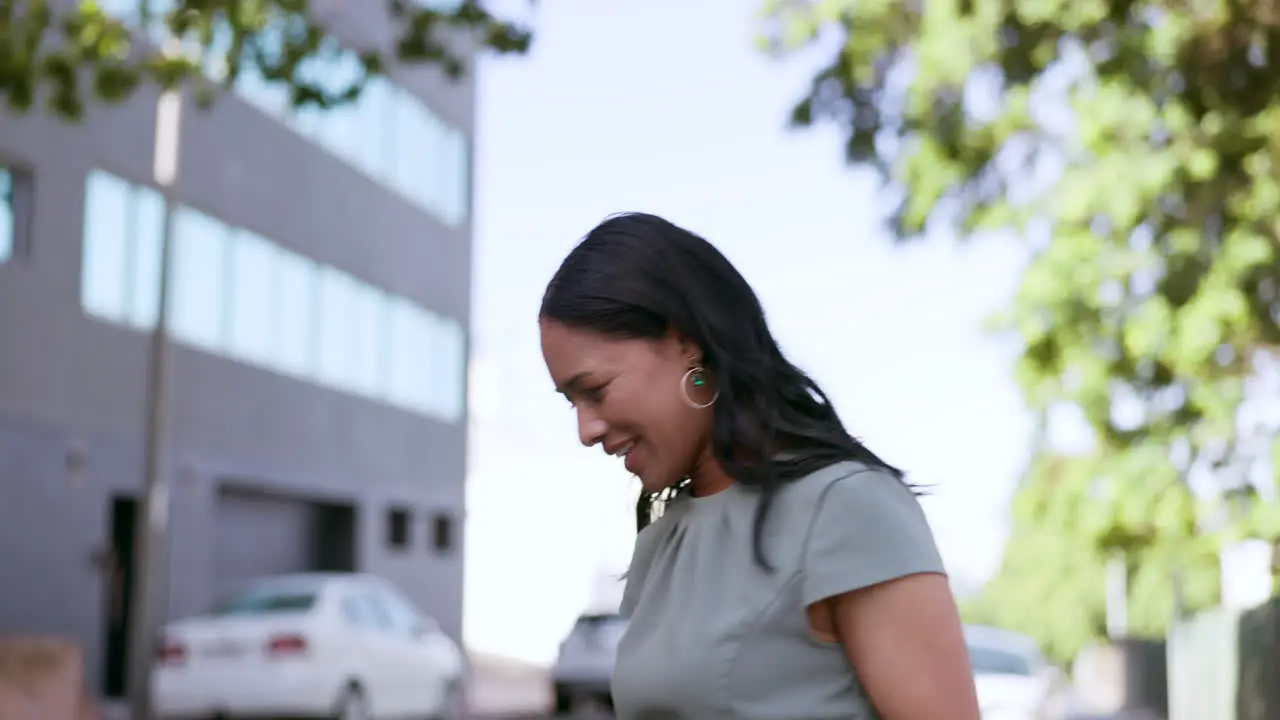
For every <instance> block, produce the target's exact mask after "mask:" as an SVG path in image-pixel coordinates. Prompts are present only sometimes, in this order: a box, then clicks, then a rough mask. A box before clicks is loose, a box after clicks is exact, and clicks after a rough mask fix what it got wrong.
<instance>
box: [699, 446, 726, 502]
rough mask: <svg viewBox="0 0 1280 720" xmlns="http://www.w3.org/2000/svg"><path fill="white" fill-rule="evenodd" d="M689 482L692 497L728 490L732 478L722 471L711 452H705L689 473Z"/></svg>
mask: <svg viewBox="0 0 1280 720" xmlns="http://www.w3.org/2000/svg"><path fill="white" fill-rule="evenodd" d="M689 483H690V485H691V487H692V490H693V495H694V497H707V496H708V495H715V494H716V493H718V492H721V491H723V490H728V489H729V487H730V486H731V485H733V478H731V477H729V473H727V472H725V471H724V468H723V467H722V466H721V465H720V462H719V461H718V460H716V459H715V458H714V457H712V456H711V453H709V452H706V453H703V456H702V459H700V460H699V461H698V464H697V466H695V467H694V469H693V472H692V473H691V474H690V475H689Z"/></svg>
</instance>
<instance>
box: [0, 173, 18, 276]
mask: <svg viewBox="0 0 1280 720" xmlns="http://www.w3.org/2000/svg"><path fill="white" fill-rule="evenodd" d="M14 222H15V218H14V209H13V173H12V172H10V171H8V170H6V169H4V168H0V263H2V262H6V261H7V260H9V258H12V257H13V238H14V234H15V230H14Z"/></svg>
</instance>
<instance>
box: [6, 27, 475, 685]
mask: <svg viewBox="0 0 1280 720" xmlns="http://www.w3.org/2000/svg"><path fill="white" fill-rule="evenodd" d="M116 4H117V5H119V4H120V3H116ZM126 4H128V3H126ZM153 4H154V2H153ZM107 5H108V7H109V6H110V5H111V3H108V4H107ZM367 10H368V8H367V7H366V8H365V11H364V12H360V13H351V14H347V13H345V11H342V10H336V11H334V15H333V17H332V18H331V20H332V21H333V22H332V27H333V31H334V33H335V34H336V35H337V36H338V37H339V38H340V39H342V40H343V41H344V42H345V43H349V44H350V45H351V46H353V47H354V46H367V45H369V44H370V43H378V44H382V45H384V46H385V44H386V43H388V42H389V40H390V38H391V37H392V27H391V24H390V22H389V21H388V20H387V19H386V18H385V17H380V16H379V15H378V14H377V13H373V12H368V11H367ZM342 62H343V61H334V62H333V63H331V64H329V65H327V66H323V67H318V68H317V69H316V72H318V73H320V76H322V77H339V76H340V74H341V73H342V72H343V70H344V68H343V67H342ZM346 69H349V67H348V68H346ZM473 100H474V85H473V75H471V74H468V75H467V76H466V77H464V78H463V79H462V80H461V81H450V80H447V79H446V78H444V77H443V76H442V75H441V74H440V73H439V72H437V71H435V70H433V69H431V68H426V67H420V68H402V69H397V70H395V71H392V72H391V73H389V77H388V79H387V80H386V81H381V82H378V83H375V84H373V85H371V86H370V87H369V88H368V90H367V91H366V92H365V93H364V94H363V95H362V96H361V99H360V100H359V101H358V102H356V103H355V104H353V105H351V106H348V107H343V108H339V109H336V110H331V111H326V112H319V111H302V112H297V111H294V110H292V109H290V108H289V107H287V106H288V103H287V102H286V95H285V93H284V91H282V90H280V89H277V88H274V87H271V86H269V85H268V84H266V83H263V82H261V81H255V79H254V78H253V77H251V76H246V77H242V78H241V82H240V84H239V86H238V87H237V88H236V90H235V91H232V92H227V93H225V94H224V95H222V96H221V97H220V98H219V100H218V101H217V102H216V104H215V105H214V106H213V107H212V108H210V109H208V110H199V109H197V108H196V106H195V104H194V103H192V102H189V101H188V102H187V104H186V106H185V109H184V111H183V115H182V117H183V121H182V130H181V137H180V148H181V153H180V157H181V160H180V171H179V177H178V180H177V182H176V185H175V188H174V191H173V196H174V202H173V203H172V206H171V207H169V208H166V203H165V200H164V198H163V196H162V195H161V193H160V192H159V191H158V190H157V188H156V186H155V182H154V180H153V159H154V158H153V155H154V148H155V138H154V135H155V129H156V103H157V94H156V93H155V92H154V91H152V90H150V89H143V90H140V91H139V92H138V93H137V94H136V96H135V97H134V98H133V99H132V100H131V101H129V102H128V103H126V104H124V105H121V106H114V107H110V108H107V107H95V108H91V109H90V111H89V113H88V116H87V118H86V120H85V121H84V122H83V123H81V124H78V125H77V124H70V123H67V122H65V121H62V120H58V119H52V118H48V117H41V116H40V115H39V113H33V114H31V115H28V116H24V117H13V116H3V117H0V634H8V633H23V634H53V635H60V636H66V637H71V638H74V639H76V640H78V641H79V642H80V643H82V645H83V647H84V651H85V661H86V672H87V674H88V678H89V682H90V684H91V686H93V685H96V686H98V687H99V688H100V689H101V690H102V691H103V692H104V693H105V694H106V695H108V696H112V695H118V694H119V693H120V692H122V690H123V688H124V676H123V667H124V643H125V638H127V636H128V629H127V618H128V605H129V579H130V572H131V567H132V565H131V557H132V544H133V543H132V537H133V532H134V524H135V522H136V515H137V512H136V501H137V497H138V494H139V492H140V490H141V486H142V479H143V472H144V471H143V457H144V445H143V438H144V413H145V407H146V378H147V372H148V348H149V337H150V330H151V329H152V328H153V327H154V324H155V319H156V310H157V307H158V302H157V301H158V298H159V278H160V274H159V269H160V254H159V248H160V242H161V237H162V232H163V227H164V223H165V216H166V212H168V211H171V212H172V223H173V225H172V228H173V234H172V238H173V257H172V265H171V266H170V267H171V275H170V277H171V286H170V293H169V299H170V305H169V307H170V310H171V314H170V328H171V331H172V334H173V337H174V338H175V348H174V353H173V374H172V388H173V389H172V393H171V397H170V405H169V407H170V419H171V423H170V431H169V434H170V442H169V445H168V447H169V453H168V456H169V459H170V463H169V465H170V467H169V468H168V474H169V477H170V478H171V479H172V492H171V508H172V510H171V514H170V543H169V547H168V548H167V549H166V552H167V566H168V568H169V573H168V588H167V593H166V597H167V603H166V605H167V607H166V608H165V609H166V613H167V615H168V616H169V617H176V616H183V615H188V614H191V613H195V612H199V611H201V610H203V609H206V608H207V607H209V606H210V605H211V604H212V603H213V602H214V601H215V600H216V599H217V598H218V596H219V595H220V594H222V593H224V592H226V591H227V590H228V589H229V588H232V587H234V586H235V585H237V584H238V583H240V582H243V581H244V580H246V579H249V578H252V577H256V576H262V575H268V574H276V573H282V572H292V571H303V570H313V569H314V570H335V569H337V570H341V569H357V570H361V571H368V572H374V573H378V574H381V575H383V576H385V577H388V578H389V579H391V580H393V581H395V582H396V583H397V584H399V585H400V586H401V587H403V588H404V589H405V591H406V592H407V593H408V594H409V595H411V596H412V597H413V598H414V599H415V600H416V601H417V602H418V603H419V604H420V605H421V607H422V608H423V609H424V610H425V611H426V612H428V613H429V614H431V615H432V616H433V617H435V618H436V619H437V620H438V621H439V622H440V624H441V626H442V627H443V628H445V629H446V630H447V631H448V632H450V633H451V634H452V635H453V636H454V637H455V638H459V637H460V635H461V627H462V618H461V614H462V587H463V551H464V548H463V544H462V538H463V523H464V519H465V518H464V507H463V503H464V478H465V474H466V467H465V465H466V427H467V423H466V410H465V409H466V377H467V371H466V367H467V347H468V335H467V330H466V328H468V327H469V313H470V291H471V288H470V283H471V280H470V279H471V257H472V251H471V220H470V212H469V210H470V204H471V203H470V157H471V145H472V143H471V129H472V127H473V107H474V102H473Z"/></svg>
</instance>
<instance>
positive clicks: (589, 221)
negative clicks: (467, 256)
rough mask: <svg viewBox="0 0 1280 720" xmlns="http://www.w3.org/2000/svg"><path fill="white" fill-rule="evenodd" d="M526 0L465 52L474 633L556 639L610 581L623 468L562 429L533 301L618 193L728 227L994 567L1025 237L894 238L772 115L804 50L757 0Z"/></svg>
mask: <svg viewBox="0 0 1280 720" xmlns="http://www.w3.org/2000/svg"><path fill="white" fill-rule="evenodd" d="M537 7H538V10H537V16H536V23H537V28H538V39H537V43H536V48H535V50H534V52H533V53H532V54H531V55H529V56H527V57H525V58H522V59H520V60H517V61H494V60H489V61H486V62H485V63H484V64H483V66H482V68H481V75H480V84H481V87H480V99H479V127H478V136H477V141H476V143H477V155H476V173H475V187H476V205H475V208H476V209H475V212H476V216H475V217H476V282H475V309H474V315H473V317H474V328H473V332H474V335H475V341H474V351H475V358H474V364H473V379H472V387H473V390H472V395H473V396H472V428H473V430H472V435H471V467H470V477H469V480H468V482H469V488H468V503H469V507H468V530H467V533H468V534H467V543H468V545H467V550H466V552H467V586H466V604H465V613H466V615H465V617H466V624H465V627H466V640H467V643H468V644H469V645H470V646H471V647H472V648H473V649H475V650H479V651H482V652H488V653H496V654H501V655H504V656H508V657H513V658H519V659H524V660H529V661H534V662H543V663H546V662H550V661H551V660H552V658H553V657H554V654H555V651H556V648H557V646H558V644H559V642H560V640H561V638H562V637H563V634H564V633H565V632H566V631H567V629H568V627H569V626H570V625H571V624H572V622H573V619H574V618H575V617H576V616H577V615H578V614H579V613H580V612H582V611H584V610H587V609H591V608H594V607H600V606H609V605H611V604H612V605H616V602H617V599H618V597H619V595H620V584H619V583H617V582H616V581H613V580H612V579H611V578H613V577H616V576H617V575H618V574H620V573H621V572H622V571H623V570H624V569H625V567H626V565H627V562H628V559H629V556H630V551H631V543H632V540H633V538H634V534H635V533H634V525H633V515H632V512H631V507H632V503H633V501H634V497H635V492H636V488H637V487H638V486H637V485H636V484H634V481H633V480H632V479H630V477H629V476H628V475H627V474H626V473H625V472H624V471H623V470H622V468H621V466H620V464H619V463H618V462H617V461H615V460H611V459H609V458H606V457H605V456H604V455H603V453H601V452H599V451H598V450H596V449H592V450H586V449H584V448H582V447H581V445H579V444H578V441H577V432H576V430H575V426H574V417H573V414H572V412H571V410H570V409H569V407H568V406H567V405H566V404H565V403H564V401H563V400H562V399H560V398H559V397H558V396H557V395H555V393H554V392H553V391H552V388H551V383H550V381H549V379H548V378H547V375H546V369H545V368H544V366H543V364H542V359H541V355H540V353H539V348H538V335H537V323H536V313H537V307H538V301H539V299H540V297H541V294H542V290H543V287H544V286H545V283H546V281H547V280H548V279H549V278H550V276H551V274H552V273H553V272H554V270H555V268H556V266H557V265H558V263H559V262H560V260H561V259H562V258H563V257H564V255H565V254H566V253H567V252H568V251H569V249H570V248H571V247H572V246H573V245H574V243H576V242H577V240H578V239H579V238H581V236H582V235H584V234H585V233H586V232H587V231H588V230H589V229H590V228H591V227H592V226H593V225H594V224H595V223H597V222H599V221H600V220H601V219H602V218H603V217H604V216H606V215H608V214H610V213H613V212H617V211H622V210H645V211H650V212H656V213H658V214H662V215H665V216H667V217H668V218H670V219H671V220H673V221H675V222H676V223H678V224H682V225H684V226H686V227H689V228H691V229H693V230H695V231H697V232H699V233H701V234H703V235H704V236H705V237H707V238H708V239H710V240H711V241H712V242H713V243H715V244H716V245H717V246H718V247H719V248H720V249H721V250H723V251H724V252H725V253H726V254H727V255H728V256H729V257H730V258H731V259H732V260H733V261H734V262H735V263H736V264H737V265H738V267H739V269H740V270H741V271H742V272H743V274H745V275H746V277H747V279H748V280H749V281H750V282H751V283H752V284H753V285H754V286H755V288H756V290H757V292H758V293H759V295H760V297H761V299H762V301H763V302H764V305H765V308H766V310H767V311H768V313H769V318H770V321H771V324H772V326H773V329H774V331H775V333H776V334H777V336H778V337H779V340H780V342H781V343H782V345H783V349H784V350H785V351H786V352H787V353H788V355H789V356H790V357H791V358H792V359H793V360H794V361H796V362H797V363H798V364H799V365H801V366H802V367H803V368H805V369H806V370H807V371H809V372H810V373H811V374H812V375H813V376H814V377H815V378H816V379H817V381H818V382H819V383H820V384H821V385H822V386H823V387H824V389H825V390H826V391H827V393H828V394H829V395H830V396H831V398H832V399H833V401H834V402H835V404H836V407H837V409H838V410H839V411H840V413H841V415H842V416H843V417H844V419H845V421H846V423H847V424H848V425H849V426H850V428H851V430H852V431H853V432H854V434H855V435H857V436H859V437H861V438H862V439H863V440H865V441H866V442H867V443H868V444H869V445H870V446H871V447H872V448H873V449H874V450H875V451H876V452H877V453H879V454H881V455H882V456H883V457H885V458H886V459H887V460H889V461H890V462H892V463H894V464H896V465H898V466H899V467H902V468H904V469H905V470H907V472H908V473H909V476H910V478H911V479H912V480H913V481H915V482H918V483H923V484H931V485H934V486H936V487H935V489H934V491H933V495H932V496H931V497H929V498H926V499H925V500H924V506H925V509H926V511H927V513H928V514H929V517H930V519H931V521H932V523H933V527H934V532H935V534H936V535H937V538H938V542H939V544H940V545H941V547H942V552H943V555H944V557H945V560H946V562H947V564H948V566H949V568H950V570H951V572H952V573H953V575H955V576H957V578H959V579H960V580H961V581H962V582H965V583H972V582H976V581H980V580H982V579H983V578H985V577H986V576H988V575H989V574H990V573H991V572H993V571H994V569H995V566H996V564H997V562H998V559H999V552H1000V546H1001V543H1002V542H1003V539H1004V536H1005V533H1006V529H1007V521H1006V509H1007V506H1008V500H1009V496H1010V493H1011V492H1012V489H1013V486H1014V483H1015V482H1016V479H1017V476H1018V473H1019V471H1020V469H1021V467H1022V465H1023V462H1024V459H1025V457H1026V446H1027V441H1028V439H1029V437H1030V421H1029V417H1028V415H1027V414H1026V413H1025V412H1024V411H1023V409H1022V404H1021V401H1020V399H1019V397H1018V394H1017V391H1016V388H1015V387H1014V385H1013V382H1012V380H1011V379H1010V378H1011V367H1010V366H1011V360H1012V357H1013V345H1012V344H1011V343H1010V342H1009V341H1007V340H1003V339H998V338H994V337H991V336H989V335H986V334H984V333H983V331H982V330H981V327H980V325H981V322H982V320H983V319H984V317H985V316H986V315H988V314H989V313H990V312H991V311H993V310H995V309H996V308H998V307H999V305H1000V304H1001V302H1002V301H1003V300H1004V299H1005V298H1007V297H1008V296H1009V295H1010V294H1011V292H1012V290H1013V288H1014V283H1015V280H1016V276H1017V271H1018V268H1019V266H1020V264H1021V262H1022V260H1021V258H1022V253H1021V252H1020V251H1019V250H1018V249H1017V248H1016V247H1014V246H1012V245H1009V244H1004V243H1002V242H997V241H986V242H983V243H978V244H974V245H970V246H962V245H960V244H957V243H954V242H950V241H947V240H946V239H942V238H939V239H937V241H936V242H931V243H925V244H920V245H915V246H911V247H908V248H902V247H895V246H893V245H892V244H891V243H890V242H889V239H888V238H887V237H886V236H885V235H884V233H883V232H882V231H881V229H880V228H879V225H878V222H877V219H878V217H879V215H880V213H881V209H880V208H878V207H877V206H876V202H875V201H876V196H875V192H874V184H873V182H872V179H871V178H870V176H869V175H868V174H867V173H866V172H865V171H856V170H851V169H849V168H847V167H846V166H844V165H843V164H842V162H841V159H840V147H839V138H838V137H837V136H836V134H835V133H834V132H832V131H821V132H814V131H809V132H804V133H797V132H792V131H789V130H787V129H786V127H785V122H784V121H785V118H786V113H787V110H788V109H789V108H790V105H791V103H792V101H793V100H794V98H796V97H798V95H799V93H800V92H801V91H802V89H803V87H804V83H805V81H806V80H807V79H808V77H809V74H808V73H807V69H808V68H807V66H805V65H804V64H787V65H784V64H779V63H777V62H774V61H770V60H767V59H765V58H763V57H761V56H759V55H758V54H757V53H756V51H755V49H754V46H753V44H752V38H753V32H754V28H753V25H752V21H753V18H752V12H751V9H752V4H751V3H744V2H741V0H702V1H701V2H696V3H691V2H684V1H683V0H647V2H607V3H606V2H598V3H586V2H569V1H568V0H543V1H542V2H540V3H539V4H538V6H537Z"/></svg>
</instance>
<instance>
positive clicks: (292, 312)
mask: <svg viewBox="0 0 1280 720" xmlns="http://www.w3.org/2000/svg"><path fill="white" fill-rule="evenodd" d="M276 252H277V256H276V293H277V294H276V302H277V303H278V307H277V313H278V318H279V320H278V323H277V325H276V331H277V332H278V334H279V338H278V343H279V345H278V346H277V347H276V358H275V364H276V367H278V368H279V369H280V370H283V371H284V372H287V373H291V374H293V375H296V376H298V377H312V376H313V375H314V374H315V371H316V352H315V351H316V317H317V313H316V297H317V294H318V293H317V287H316V284H317V273H318V269H317V267H316V264H315V263H314V262H312V261H310V260H308V259H306V258H304V257H302V256H300V255H297V254H295V253H292V252H289V251H288V250H284V249H283V248H278V249H277V251H276Z"/></svg>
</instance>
